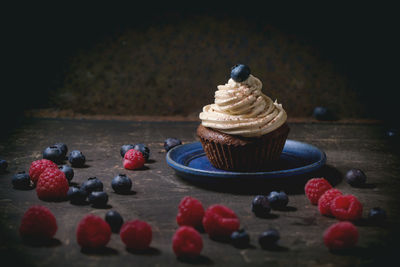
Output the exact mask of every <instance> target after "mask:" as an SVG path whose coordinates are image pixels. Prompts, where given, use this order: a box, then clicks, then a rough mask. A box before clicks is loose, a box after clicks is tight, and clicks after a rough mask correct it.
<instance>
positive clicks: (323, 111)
mask: <svg viewBox="0 0 400 267" xmlns="http://www.w3.org/2000/svg"><path fill="white" fill-rule="evenodd" d="M313 117H314V118H316V119H317V120H319V121H329V120H334V119H335V117H334V115H333V112H332V110H330V109H329V108H327V107H315V108H314V111H313Z"/></svg>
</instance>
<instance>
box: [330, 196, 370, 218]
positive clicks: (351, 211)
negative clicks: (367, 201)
mask: <svg viewBox="0 0 400 267" xmlns="http://www.w3.org/2000/svg"><path fill="white" fill-rule="evenodd" d="M362 211H363V206H362V204H361V203H360V201H358V199H357V198H356V197H355V196H353V195H342V196H337V197H335V198H334V199H333V200H332V202H331V213H332V215H333V216H335V217H336V219H339V220H341V221H355V220H358V219H360V218H361V216H362Z"/></svg>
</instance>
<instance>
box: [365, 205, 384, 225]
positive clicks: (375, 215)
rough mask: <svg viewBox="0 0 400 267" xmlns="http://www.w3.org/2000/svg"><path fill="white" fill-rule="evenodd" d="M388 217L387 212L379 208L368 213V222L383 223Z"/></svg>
mask: <svg viewBox="0 0 400 267" xmlns="http://www.w3.org/2000/svg"><path fill="white" fill-rule="evenodd" d="M386 217H387V216H386V211H385V210H384V209H381V208H379V207H375V208H372V209H371V210H370V211H369V213H368V220H369V221H370V222H372V223H374V224H381V223H383V222H384V221H385V220H386Z"/></svg>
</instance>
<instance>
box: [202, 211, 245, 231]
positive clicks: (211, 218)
mask: <svg viewBox="0 0 400 267" xmlns="http://www.w3.org/2000/svg"><path fill="white" fill-rule="evenodd" d="M239 226H240V222H239V219H238V217H237V216H236V214H235V213H234V212H233V211H232V210H231V209H229V208H228V207H225V206H223V205H218V204H215V205H211V206H210V207H209V208H208V209H207V210H206V212H205V214H204V217H203V227H204V230H205V231H206V233H207V234H208V235H209V236H210V238H226V237H230V235H231V234H232V233H233V232H234V231H237V230H238V229H239Z"/></svg>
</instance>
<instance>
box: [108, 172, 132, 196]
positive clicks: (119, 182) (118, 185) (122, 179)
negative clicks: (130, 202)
mask: <svg viewBox="0 0 400 267" xmlns="http://www.w3.org/2000/svg"><path fill="white" fill-rule="evenodd" d="M111 187H112V189H113V190H114V191H115V193H118V194H127V193H129V192H130V191H131V188H132V181H131V179H129V177H127V176H126V174H119V175H117V176H115V177H114V178H113V179H112V181H111Z"/></svg>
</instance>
